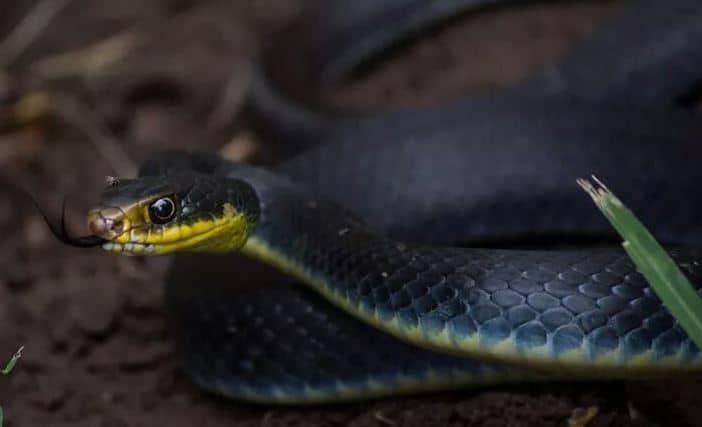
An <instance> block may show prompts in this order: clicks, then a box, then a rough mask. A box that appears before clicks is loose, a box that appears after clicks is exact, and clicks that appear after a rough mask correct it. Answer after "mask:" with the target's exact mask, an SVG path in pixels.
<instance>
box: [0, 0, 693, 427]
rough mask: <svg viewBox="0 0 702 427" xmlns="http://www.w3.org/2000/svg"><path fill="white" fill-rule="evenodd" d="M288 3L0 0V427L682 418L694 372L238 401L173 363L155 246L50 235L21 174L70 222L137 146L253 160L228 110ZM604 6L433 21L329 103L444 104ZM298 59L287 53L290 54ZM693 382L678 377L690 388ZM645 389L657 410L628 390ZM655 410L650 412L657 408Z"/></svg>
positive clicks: (252, 139) (235, 115)
mask: <svg viewBox="0 0 702 427" xmlns="http://www.w3.org/2000/svg"><path fill="white" fill-rule="evenodd" d="M303 3H304V1H303V0H226V1H225V0H222V1H216V0H212V1H205V0H200V1H198V0H151V1H138V0H122V1H108V0H97V1H95V0H93V1H88V0H40V1H29V0H14V1H3V2H1V4H0V236H1V237H0V359H5V358H9V356H10V355H11V354H12V353H13V352H14V351H15V350H16V349H17V348H18V347H19V346H20V345H24V346H25V352H24V357H23V358H22V359H21V360H20V362H19V364H18V368H17V371H16V372H15V373H13V375H11V376H9V377H6V378H0V404H1V405H2V406H3V408H4V409H5V411H6V413H7V415H6V417H7V420H6V423H7V424H6V425H8V426H35V425H36V426H39V425H51V426H54V425H56V426H63V425H65V426H69V425H70V426H153V425H169V426H181V425H182V426H190V425H193V424H195V423H197V424H199V425H202V426H220V425H222V426H224V425H227V426H230V425H251V426H259V425H260V426H276V425H288V426H294V425H326V426H332V425H355V426H366V425H368V426H371V425H372V426H395V425H427V424H428V423H431V422H436V423H440V424H443V425H447V424H450V425H471V426H488V425H494V426H496V425H514V426H517V425H559V426H561V425H566V424H567V420H568V419H569V418H570V417H572V416H573V414H574V413H577V411H581V410H585V409H587V408H590V407H596V408H597V411H598V416H597V418H596V419H595V421H593V423H592V424H590V425H593V426H594V425H598V426H599V425H601V426H605V425H607V426H610V425H611V426H614V425H631V424H632V423H639V424H640V425H650V424H647V423H648V421H646V420H649V419H651V417H653V419H664V420H665V419H670V417H674V419H675V420H676V422H675V425H697V424H696V421H698V420H699V416H700V415H699V414H698V412H699V410H700V409H699V408H700V407H702V405H701V404H700V403H702V402H700V399H701V398H700V397H699V395H700V393H699V386H696V385H695V384H693V383H680V382H674V383H673V382H669V383H646V384H632V383H608V384H599V385H598V384H580V385H573V384H562V385H556V386H553V385H549V386H529V387H523V388H510V389H490V390H485V391H473V392H462V393H450V394H443V395H436V396H431V397H422V398H410V399H399V400H386V401H380V402H373V403H365V404H364V403H359V404H352V405H344V406H339V407H327V408H307V409H292V408H289V409H280V408H265V407H248V406H243V405H240V404H236V403H233V402H229V401H225V400H222V399H218V398H214V397H212V396H209V395H206V394H205V393H204V392H202V391H200V390H199V389H198V388H196V387H195V386H194V385H192V384H190V383H189V382H188V381H187V379H186V378H185V377H184V376H183V375H182V374H181V373H180V371H179V370H178V367H177V363H176V360H175V357H174V355H173V345H172V341H171V338H170V336H169V332H168V328H167V326H166V324H165V320H164V318H163V310H162V307H161V300H160V296H161V291H162V277H163V274H164V272H165V271H166V269H167V267H168V260H167V259H137V258H118V257H107V256H104V254H102V253H97V252H95V251H80V250H78V249H73V248H67V247H64V246H62V245H61V244H59V243H58V242H56V241H55V240H54V239H53V237H52V236H51V235H50V233H49V231H48V230H47V228H46V226H45V225H44V223H43V220H42V217H41V215H40V214H39V212H38V211H37V209H35V207H34V206H33V205H32V202H31V200H29V199H28V198H27V197H26V196H25V195H24V194H23V193H22V191H21V190H20V189H27V190H29V191H30V192H31V193H32V194H33V195H35V197H36V198H37V201H38V202H39V204H40V205H41V206H43V207H45V208H46V209H47V210H48V211H49V212H51V213H53V214H58V212H59V211H60V207H61V200H62V199H63V197H64V196H65V195H66V196H68V207H67V215H68V220H69V226H70V227H71V228H72V229H73V230H76V231H81V230H83V227H84V224H83V221H84V219H83V218H84V212H85V209H86V208H87V207H88V206H90V205H91V204H92V203H94V202H95V200H96V198H97V196H98V195H99V193H100V191H101V190H102V189H103V188H104V186H105V177H106V176H118V177H119V176H130V175H133V174H134V173H135V171H136V169H137V167H138V165H139V164H140V163H141V162H142V161H143V160H144V159H145V158H146V157H147V156H148V155H149V154H150V153H152V152H153V151H155V150H162V149H174V148H190V149H193V148H196V149H202V150H208V151H219V152H220V153H221V154H222V155H224V156H226V157H228V158H230V159H236V160H248V161H252V162H255V163H261V164H265V163H268V162H272V161H274V160H275V158H276V150H277V147H276V144H275V141H266V140H265V139H263V138H260V137H257V135H256V134H255V132H254V131H253V130H252V129H251V126H250V125H249V120H248V118H247V117H246V114H243V107H244V100H245V96H246V92H247V84H248V76H249V69H250V66H251V64H252V63H253V61H255V59H256V56H257V54H258V52H260V49H261V47H262V46H264V45H265V43H266V40H268V39H269V37H270V36H271V35H272V34H273V33H274V32H275V31H276V30H278V29H280V28H282V26H284V25H285V24H286V23H287V22H289V21H290V20H291V19H293V18H294V17H295V15H296V14H297V13H298V11H299V10H300V7H301V5H302V4H303ZM617 5H618V2H616V1H604V0H599V1H597V0H590V1H585V0H582V1H568V2H553V1H548V2H543V3H537V4H533V5H529V6H524V7H514V8H500V9H497V10H487V11H484V12H481V13H478V14H472V15H467V16H463V17H459V18H456V19H452V20H451V21H450V22H448V23H446V24H445V25H443V26H441V27H440V28H436V29H433V30H432V31H430V32H427V33H426V34H424V35H422V36H421V37H419V38H418V39H417V40H416V41H414V42H412V43H408V44H406V45H403V46H402V47H401V48H399V49H395V50H393V51H392V52H391V53H390V54H389V55H387V56H386V57H384V58H385V59H383V60H382V61H376V62H374V63H373V64H370V65H369V66H368V67H365V68H364V69H362V70H359V72H358V73H357V74H356V75H354V76H351V77H350V78H349V79H348V80H347V81H345V82H344V83H343V84H341V85H340V86H339V87H338V88H336V89H335V90H334V91H333V92H331V93H329V95H328V99H325V102H327V103H328V104H329V105H333V106H343V107H346V108H354V109H362V110H369V109H387V108H393V107H398V106H405V105H418V104H432V103H437V102H443V101H446V100H450V99H456V98H458V97H463V96H467V95H469V94H474V93H479V92H480V91H482V90H486V89H490V88H495V87H499V86H503V85H506V84H509V83H513V82H516V81H519V80H520V79H523V78H525V77H526V76H529V75H530V74H531V73H533V72H535V71H536V70H539V69H540V68H542V67H543V66H544V65H546V64H550V63H552V62H554V61H556V60H557V59H558V58H559V57H560V56H561V55H562V54H563V53H564V52H565V51H566V50H567V49H568V48H569V47H570V46H572V44H573V43H574V42H576V41H577V40H578V39H580V38H581V37H583V36H584V35H586V34H587V33H589V32H590V31H592V30H593V29H594V28H596V27H597V25H598V23H599V22H600V20H601V19H602V18H604V17H605V16H607V15H608V14H610V13H612V11H613V10H615V9H616V7H617ZM301 60H304V58H301ZM695 390H697V392H695ZM653 401H655V402H657V403H656V405H655V408H654V410H653V411H654V412H656V414H645V413H646V411H647V410H650V406H651V405H648V404H647V402H653ZM661 417H662V418H661Z"/></svg>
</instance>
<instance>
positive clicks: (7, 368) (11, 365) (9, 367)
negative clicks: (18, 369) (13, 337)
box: [0, 346, 24, 375]
mask: <svg viewBox="0 0 702 427" xmlns="http://www.w3.org/2000/svg"><path fill="white" fill-rule="evenodd" d="M22 350H24V346H22V347H20V348H19V350H17V351H16V352H15V354H13V355H12V358H11V359H10V361H9V362H7V365H5V367H4V368H3V369H2V370H1V371H0V373H1V374H3V375H8V374H9V373H10V372H12V370H13V369H15V365H16V364H17V361H18V360H19V358H20V357H22Z"/></svg>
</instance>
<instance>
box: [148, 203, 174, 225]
mask: <svg viewBox="0 0 702 427" xmlns="http://www.w3.org/2000/svg"><path fill="white" fill-rule="evenodd" d="M175 212H176V209H175V203H173V200H172V199H170V198H168V197H162V198H160V199H158V200H156V201H155V202H153V203H151V205H150V206H149V218H150V219H151V222H153V223H155V224H165V223H167V222H168V221H170V220H171V219H173V217H174V216H175Z"/></svg>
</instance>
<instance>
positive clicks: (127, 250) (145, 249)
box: [102, 241, 156, 255]
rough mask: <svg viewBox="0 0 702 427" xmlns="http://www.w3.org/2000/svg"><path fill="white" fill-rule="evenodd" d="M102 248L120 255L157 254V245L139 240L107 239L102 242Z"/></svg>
mask: <svg viewBox="0 0 702 427" xmlns="http://www.w3.org/2000/svg"><path fill="white" fill-rule="evenodd" d="M102 249H104V250H106V251H107V252H112V253H116V254H120V255H154V254H156V245H152V244H144V243H139V242H126V243H119V242H114V241H106V242H103V243H102Z"/></svg>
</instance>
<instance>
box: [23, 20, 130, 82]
mask: <svg viewBox="0 0 702 427" xmlns="http://www.w3.org/2000/svg"><path fill="white" fill-rule="evenodd" d="M142 41H143V38H142V35H141V34H139V33H137V32H136V31H135V30H134V29H127V30H124V31H120V32H118V33H116V34H112V35H110V36H109V37H107V38H105V39H102V40H99V41H97V42H95V43H93V44H91V45H89V46H86V47H82V48H80V49H77V50H72V51H69V52H60V53H58V54H56V55H53V56H49V57H48V58H43V59H40V60H38V61H36V62H35V63H33V64H32V65H31V70H32V71H33V72H34V73H36V74H37V75H39V76H40V78H41V80H51V79H59V78H64V77H73V76H79V77H91V76H94V75H96V74H99V73H100V72H102V71H103V70H105V69H107V68H108V67H110V66H112V65H113V64H115V63H116V62H118V61H120V60H121V59H123V58H124V57H126V56H127V55H128V54H129V53H130V52H132V51H133V50H134V49H135V48H136V47H137V46H138V45H139V44H140V43H141V42H142Z"/></svg>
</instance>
